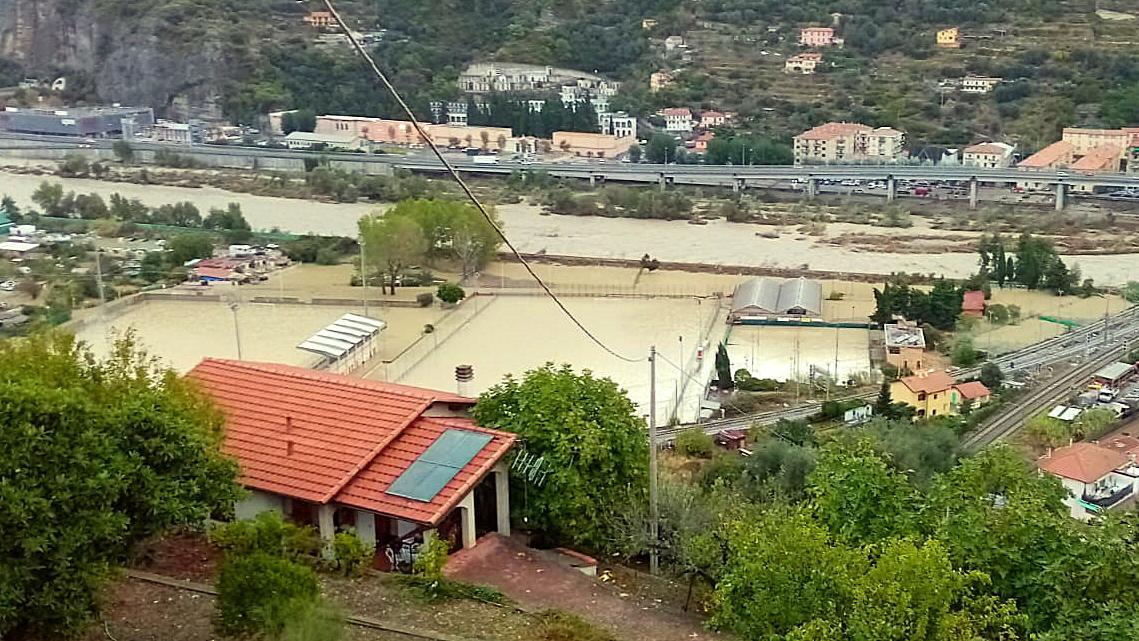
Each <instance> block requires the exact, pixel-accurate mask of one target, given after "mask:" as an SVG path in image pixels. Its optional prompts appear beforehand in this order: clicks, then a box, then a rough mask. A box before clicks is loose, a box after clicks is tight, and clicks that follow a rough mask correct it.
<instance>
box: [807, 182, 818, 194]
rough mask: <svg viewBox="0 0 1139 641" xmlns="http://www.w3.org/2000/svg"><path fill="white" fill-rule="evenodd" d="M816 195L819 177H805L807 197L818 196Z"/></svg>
mask: <svg viewBox="0 0 1139 641" xmlns="http://www.w3.org/2000/svg"><path fill="white" fill-rule="evenodd" d="M818 195H819V179H818V178H808V179H807V198H814V197H815V196H818Z"/></svg>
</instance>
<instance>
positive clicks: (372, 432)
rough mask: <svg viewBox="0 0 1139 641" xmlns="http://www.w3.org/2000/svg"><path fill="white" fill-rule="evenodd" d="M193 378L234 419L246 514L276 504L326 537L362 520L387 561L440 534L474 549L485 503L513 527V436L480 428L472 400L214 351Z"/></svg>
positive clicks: (229, 437) (500, 526) (228, 444)
mask: <svg viewBox="0 0 1139 641" xmlns="http://www.w3.org/2000/svg"><path fill="white" fill-rule="evenodd" d="M187 376H188V377H189V378H190V379H191V380H193V381H196V382H197V383H198V384H199V385H200V386H201V388H202V389H203V390H204V391H205V393H206V394H207V395H208V396H209V397H210V398H211V399H212V400H213V402H214V403H215V404H216V405H217V406H218V408H219V409H220V410H221V411H222V413H223V414H224V416H225V440H224V444H223V450H224V452H225V454H227V455H228V456H230V457H232V458H234V459H235V460H236V461H237V462H238V464H239V466H240V468H241V469H240V474H239V477H238V480H239V482H240V483H241V484H242V485H244V486H245V487H246V488H247V489H248V490H249V491H250V495H249V496H248V497H247V498H245V499H243V500H242V501H240V502H239V503H238V504H237V506H236V514H237V517H238V518H251V517H253V516H255V515H257V514H259V513H261V512H265V511H272V512H277V513H280V514H282V515H283V516H285V517H286V518H288V519H290V520H292V521H295V522H298V523H303V524H306V525H311V526H313V527H315V528H316V529H317V530H318V531H319V532H320V535H321V537H322V538H323V539H325V540H329V539H331V538H332V537H333V536H334V535H335V533H336V532H337V531H339V530H342V529H347V528H352V529H354V530H355V531H356V533H357V534H358V535H359V536H360V538H361V539H362V540H363V541H364V542H365V543H366V544H368V545H374V546H375V547H376V550H377V565H378V566H379V567H382V568H385V569H387V567H390V566H387V567H385V563H387V562H390V561H392V560H393V559H395V560H397V561H399V560H401V559H403V560H410V554H411V550H412V549H414V548H415V547H416V546H417V545H418V544H421V543H422V542H424V541H426V540H428V539H429V538H431V537H433V536H441V537H443V539H444V540H446V541H448V543H449V544H450V545H451V546H452V547H453V548H454V547H457V546H460V545H461V546H462V547H471V546H473V545H474V544H475V541H476V538H477V534H478V532H476V519H475V509H476V507H475V506H476V505H478V506H479V509H486V508H487V507H490V506H493V508H494V515H493V518H491V519H481V518H480V519H479V522H480V523H493V524H494V526H493V527H494V529H495V530H496V531H498V532H499V533H500V534H504V535H505V534H509V532H510V499H509V484H508V480H507V466H506V463H505V461H504V460H503V457H504V456H505V455H506V453H507V452H508V451H509V450H510V448H511V446H512V445H513V444H514V440H515V437H514V435H513V434H509V433H506V432H499V431H494V430H488V429H484V428H481V427H478V426H476V425H475V424H474V422H473V421H472V420H471V419H470V418H468V417H467V412H468V410H469V409H470V408H471V406H472V405H474V403H475V401H474V399H471V398H465V397H462V396H457V395H455V394H450V393H447V392H438V391H433V390H427V389H421V388H416V387H408V386H405V385H397V384H394V383H382V382H378V381H371V380H365V379H359V378H353V377H349V376H343V375H339V374H330V373H327V372H318V371H314V370H308V369H303V368H298V367H291V366H286V365H277V364H271V363H253V362H245V361H234V360H222V359H213V358H208V359H206V360H204V361H202V362H201V363H199V364H198V365H197V366H196V367H195V368H194V369H192V370H191V371H190V372H189V373H188V374H187ZM476 497H477V498H476ZM484 506H486V507H484Z"/></svg>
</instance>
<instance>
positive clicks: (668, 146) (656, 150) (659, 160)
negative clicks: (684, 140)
mask: <svg viewBox="0 0 1139 641" xmlns="http://www.w3.org/2000/svg"><path fill="white" fill-rule="evenodd" d="M645 157H646V158H648V160H649V162H651V163H656V164H666V163H671V162H676V139H675V138H673V137H672V136H670V135H668V134H653V135H652V136H651V137H650V138H649V141H648V142H647V143H645Z"/></svg>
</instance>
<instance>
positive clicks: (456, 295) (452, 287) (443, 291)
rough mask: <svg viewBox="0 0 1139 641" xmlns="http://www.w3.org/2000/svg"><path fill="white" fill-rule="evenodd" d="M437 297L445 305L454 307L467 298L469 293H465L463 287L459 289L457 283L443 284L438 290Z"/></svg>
mask: <svg viewBox="0 0 1139 641" xmlns="http://www.w3.org/2000/svg"><path fill="white" fill-rule="evenodd" d="M435 296H436V297H437V298H438V299H439V300H441V301H443V302H444V303H449V304H451V305H454V304H455V303H457V302H459V301H461V300H463V299H464V298H466V297H467V293H466V292H465V291H463V288H462V287H459V286H458V285H456V284H455V283H443V284H442V285H440V286H439V289H438V290H436V292H435Z"/></svg>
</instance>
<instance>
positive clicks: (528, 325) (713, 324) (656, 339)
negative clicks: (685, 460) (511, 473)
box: [370, 296, 724, 423]
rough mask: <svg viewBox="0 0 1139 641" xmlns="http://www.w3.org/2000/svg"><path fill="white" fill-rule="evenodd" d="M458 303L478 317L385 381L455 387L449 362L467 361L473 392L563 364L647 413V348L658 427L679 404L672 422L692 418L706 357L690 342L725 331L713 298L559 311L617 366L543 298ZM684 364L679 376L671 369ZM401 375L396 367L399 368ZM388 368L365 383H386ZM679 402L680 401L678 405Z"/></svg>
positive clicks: (579, 305)
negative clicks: (653, 362)
mask: <svg viewBox="0 0 1139 641" xmlns="http://www.w3.org/2000/svg"><path fill="white" fill-rule="evenodd" d="M480 298H481V299H483V300H478V301H468V302H467V303H465V304H464V306H466V305H475V304H477V305H481V306H482V307H481V309H480V311H479V312H478V314H477V315H475V316H473V317H472V318H469V319H467V320H466V321H465V324H464V325H463V327H462V328H461V329H458V330H457V331H455V332H454V333H453V334H452V335H450V336H449V337H447V338H446V339H445V340H443V341H442V342H440V343H439V344H438V346H437V347H435V348H434V349H433V350H432V351H431V352H430V353H428V354H426V355H425V356H423V357H422V358H421V359H419V360H417V362H416V363H415V364H414V366H412V367H410V368H406V366H405V365H404V366H401V364H400V362H399V361H398V360H397V361H396V363H395V364H393V365H394V366H399V367H398V370H394V371H393V373H394V374H395V375H394V376H392V377H391V380H395V381H396V382H400V383H406V384H409V385H419V386H424V387H431V388H436V389H443V390H453V389H456V383H455V366H456V365H460V364H468V365H473V366H474V370H475V379H474V382H473V383H472V384H471V385H470V387H469V388H468V390H467V391H468V393H470V394H478V393H481V392H483V391H485V390H486V389H488V388H490V387H491V386H493V385H495V384H496V383H499V382H500V381H501V380H502V379H503V377H504V376H506V375H507V374H514V375H515V376H521V375H522V374H523V373H524V372H525V371H527V370H530V369H534V368H536V367H541V366H542V365H543V364H544V363H546V362H554V363H557V364H561V363H567V362H568V363H572V364H573V366H574V368H575V369H579V370H580V369H589V370H592V371H593V372H594V374H596V375H598V376H605V377H609V378H611V379H613V380H614V381H615V382H616V383H617V384H618V385H620V386H621V387H623V388H624V389H625V390H627V391H628V392H629V397H630V398H631V399H632V400H633V402H634V403H636V404H637V405H638V410H639V412H640V413H642V414H645V413H647V412H648V409H647V408H648V405H649V365H648V363H647V362H645V357H646V356H647V355H648V352H649V346H650V345H652V344H654V343H655V344H656V345H657V348H658V349H659V350H660V353H661V358H660V360H659V361H658V367H657V399H658V402H657V411H658V416H659V417H660V418H659V419H658V422H661V423H664V422H665V421H666V420H667V419H668V417H671V416H672V413H673V409H674V408H676V407H677V406H678V404H679V407H680V408H681V410H680V418H681V419H682V420H690V419H692V418H693V417H694V416H695V414H696V413H697V411H698V408H699V403H700V399H701V398H702V390H703V384H704V383H705V382H706V381H707V380H708V376H709V374H710V370H711V367H712V361H713V356H714V353H709V354H707V355H706V357H705V358H703V359H702V360H700V361H697V359H696V351H697V344H698V342H699V338H698V337H702V338H704V340H707V338H706V335H705V334H704V330H705V329H706V328H710V329H711V331H712V333H713V334H712V338H711V340H710V344H711V345H715V344H716V341H717V340H719V336H720V335H721V333H722V332H723V330H724V325H723V318H722V316H721V311H720V310H719V308H718V306H717V305H716V304H715V303H713V302H698V301H697V300H696V299H692V298H655V299H644V298H606V299H598V298H576V297H570V298H566V299H565V301H564V302H565V304H566V306H567V307H568V308H569V309H570V311H572V312H573V313H574V314H575V315H576V316H577V317H578V318H579V319H580V320H581V321H582V322H583V323H584V324H585V325H586V326H587V327H589V328H590V329H591V330H592V331H593V332H594V333H595V334H596V335H597V336H598V338H600V339H601V340H602V341H603V342H604V343H606V344H607V345H609V346H611V347H612V348H613V349H614V351H616V352H618V353H619V354H621V355H622V356H625V357H628V358H631V359H635V361H636V362H626V361H624V360H621V359H620V358H617V357H615V356H613V355H610V354H608V353H607V352H606V351H605V350H603V349H602V348H601V347H599V346H597V345H596V344H594V343H593V342H592V341H590V340H589V338H587V337H586V336H585V335H584V334H583V333H582V332H581V330H579V329H578V328H577V327H575V326H574V325H573V323H572V322H571V321H570V320H569V319H568V318H566V317H565V316H564V315H563V314H562V313H561V312H560V311H559V310H558V308H557V307H556V305H555V304H554V303H553V301H551V300H550V299H548V298H544V297H537V296H495V297H480ZM679 365H683V367H684V368H685V369H686V374H684V375H682V374H681V372H680V371H679V370H678V369H677V366H679ZM405 369H406V371H403V370H405ZM388 373H389V372H388V371H387V368H379V369H377V370H375V371H374V372H372V373H371V375H370V376H371V377H373V378H378V379H387V378H388ZM678 399H679V401H678Z"/></svg>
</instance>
